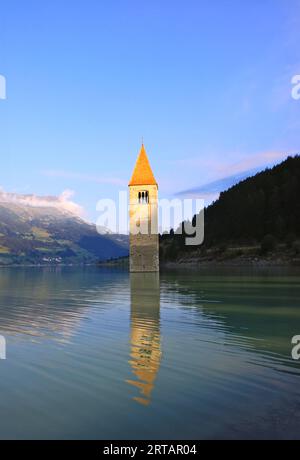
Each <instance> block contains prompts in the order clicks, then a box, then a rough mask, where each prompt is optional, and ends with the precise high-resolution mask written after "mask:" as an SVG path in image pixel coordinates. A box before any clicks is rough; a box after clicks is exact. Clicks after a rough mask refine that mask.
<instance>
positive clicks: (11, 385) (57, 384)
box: [0, 268, 300, 439]
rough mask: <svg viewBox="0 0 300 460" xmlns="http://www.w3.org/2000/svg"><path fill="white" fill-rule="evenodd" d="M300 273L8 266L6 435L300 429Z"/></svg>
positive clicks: (2, 394)
mask: <svg viewBox="0 0 300 460" xmlns="http://www.w3.org/2000/svg"><path fill="white" fill-rule="evenodd" d="M299 299H300V274H299V273H298V274H297V273H295V272H294V273H287V272H282V271H277V272H274V271H273V272H269V273H268V272H266V273H265V272H261V273H260V274H258V273H249V272H248V273H238V272H236V273H234V272H230V270H227V271H225V272H224V273H220V272H219V273H218V272H207V271H202V272H193V271H189V270H186V271H185V272H183V273H176V272H173V273H165V274H164V273H162V274H161V275H160V277H159V278H158V276H156V275H153V274H152V275H151V274H146V275H142V274H136V275H134V276H132V275H131V276H129V274H128V273H127V272H125V271H117V270H105V269H101V270H99V269H96V268H86V269H80V268H60V269H55V268H52V269H51V268H49V269H42V268H40V269H38V268H26V269H19V268H12V269H1V270H0V334H2V335H3V336H4V337H5V338H6V342H7V359H6V360H1V361H0V413H1V418H0V437H1V438H55V439H57V438H67V439H69V438H71V439H73V438H79V439H81V438H82V439H85V438H88V439H139V438H141V439H143V438H145V439H147V438H148V439H168V438H170V439H195V438H199V439H202V438H205V439H212V438H213V439H214V438H234V439H236V438H270V437H271V438H299V439H300V361H293V360H292V358H291V347H292V346H291V337H292V336H294V335H296V334H300V300H299Z"/></svg>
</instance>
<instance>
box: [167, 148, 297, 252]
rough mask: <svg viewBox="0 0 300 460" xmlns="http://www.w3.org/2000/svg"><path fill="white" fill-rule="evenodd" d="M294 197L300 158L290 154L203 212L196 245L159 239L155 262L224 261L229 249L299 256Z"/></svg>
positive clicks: (179, 237) (176, 237)
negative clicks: (201, 230) (158, 259)
mask: <svg viewBox="0 0 300 460" xmlns="http://www.w3.org/2000/svg"><path fill="white" fill-rule="evenodd" d="M299 197H300V156H299V155H296V156H295V157H288V158H287V159H286V160H285V161H283V162H282V163H280V164H279V165H277V166H274V167H273V168H270V169H266V170H265V171H262V172H260V173H258V174H256V175H254V176H253V177H249V178H247V179H245V180H242V181H241V182H239V183H238V184H236V185H234V186H233V187H231V188H229V189H228V190H227V191H225V192H222V193H221V194H220V197H219V199H218V200H216V201H215V202H214V203H213V204H211V205H210V206H208V207H207V208H205V210H204V235H205V236H204V243H203V245H202V246H198V247H197V246H185V235H177V234H176V233H175V234H174V232H171V234H170V235H162V236H161V238H160V251H161V260H162V261H168V260H179V259H182V258H187V257H195V258H199V259H201V258H204V257H211V258H216V257H219V256H220V254H222V257H228V258H230V250H231V249H238V251H240V252H241V253H243V251H244V253H245V252H247V248H248V249H249V253H251V254H252V255H253V256H259V255H262V254H263V253H267V252H272V251H275V248H277V250H280V251H281V252H285V254H286V255H290V256H292V254H293V253H294V252H295V253H297V252H298V251H299V252H300V249H299V242H298V239H300V201H299ZM193 222H195V216H194V218H193ZM251 251H252V252H251ZM293 251H294V252H293ZM233 254H234V251H233ZM235 254H238V253H237V251H235Z"/></svg>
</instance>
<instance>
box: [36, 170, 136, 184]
mask: <svg viewBox="0 0 300 460" xmlns="http://www.w3.org/2000/svg"><path fill="white" fill-rule="evenodd" d="M41 173H42V175H44V176H47V177H61V178H65V179H75V180H79V181H85V182H95V183H97V184H111V185H117V186H122V187H124V186H126V185H127V182H126V181H125V180H123V179H120V178H118V177H111V176H98V175H95V174H89V173H79V172H74V171H64V170H57V169H46V170H43V171H41Z"/></svg>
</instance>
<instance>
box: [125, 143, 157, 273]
mask: <svg viewBox="0 0 300 460" xmlns="http://www.w3.org/2000/svg"><path fill="white" fill-rule="evenodd" d="M128 186H129V234H130V271H131V272H157V271H159V242H158V185H157V182H156V180H155V178H154V175H153V172H152V169H151V166H150V163H149V160H148V157H147V154H146V150H145V147H144V144H142V147H141V150H140V153H139V156H138V158H137V161H136V164H135V167H134V170H133V174H132V177H131V180H130V182H129V184H128Z"/></svg>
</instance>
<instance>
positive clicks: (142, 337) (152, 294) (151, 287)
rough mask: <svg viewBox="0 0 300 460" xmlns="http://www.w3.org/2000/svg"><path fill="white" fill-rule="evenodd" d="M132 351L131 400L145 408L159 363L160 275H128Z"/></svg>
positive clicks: (148, 401)
mask: <svg viewBox="0 0 300 460" xmlns="http://www.w3.org/2000/svg"><path fill="white" fill-rule="evenodd" d="M130 291H131V315H130V318H131V349H130V360H129V364H130V366H131V369H132V372H133V374H134V378H133V379H131V380H127V383H129V384H130V385H134V386H135V387H136V388H137V389H138V391H139V394H138V395H137V396H135V397H134V398H133V399H134V400H135V401H137V402H138V403H140V404H143V405H146V406H147V405H148V404H150V401H151V393H152V390H153V388H154V383H155V379H156V377H157V373H158V370H159V366H160V360H161V337H160V311H159V310H160V293H159V273H131V274H130Z"/></svg>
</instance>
